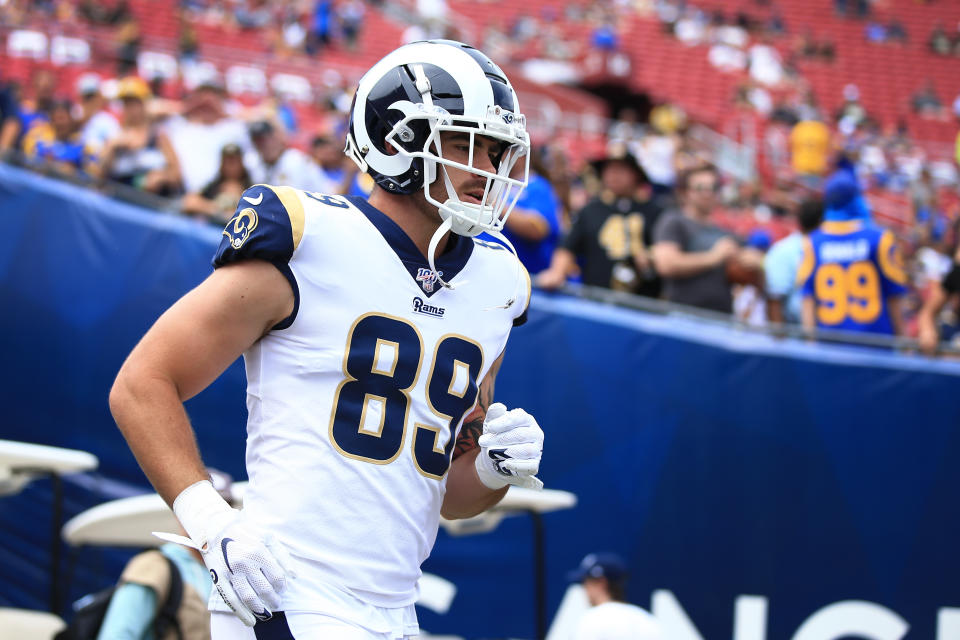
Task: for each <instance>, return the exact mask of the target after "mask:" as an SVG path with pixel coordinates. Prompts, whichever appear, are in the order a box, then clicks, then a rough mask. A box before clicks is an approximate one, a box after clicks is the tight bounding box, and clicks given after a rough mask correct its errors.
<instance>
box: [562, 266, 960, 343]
mask: <svg viewBox="0 0 960 640" xmlns="http://www.w3.org/2000/svg"><path fill="white" fill-rule="evenodd" d="M560 291H561V292H562V293H565V294H568V295H571V296H575V297H578V298H583V299H587V300H593V301H595V302H601V303H604V304H610V305H615V306H618V307H625V308H628V309H635V310H637V311H643V312H646V313H653V314H657V315H667V316H677V317H687V318H695V319H697V320H702V321H704V322H707V323H710V324H713V325H716V326H726V327H730V328H734V329H737V330H738V331H745V332H748V333H755V334H758V335H768V336H773V337H776V338H796V339H800V340H815V341H817V342H829V343H834V344H848V345H859V346H864V347H874V348H884V349H890V350H892V351H898V352H918V351H919V350H920V346H919V344H918V342H917V341H916V340H915V339H914V338H908V337H905V336H891V335H883V334H876V333H860V332H856V331H840V330H834V329H815V330H813V331H808V330H806V329H804V328H803V327H802V326H800V325H796V324H780V323H773V324H770V325H765V326H756V325H751V324H748V323H746V322H744V321H742V320H740V319H738V318H736V317H734V316H730V315H728V314H725V313H720V312H717V311H711V310H708V309H699V308H697V307H691V306H688V305H683V304H677V303H675V302H669V301H667V300H659V299H656V298H647V297H644V296H638V295H634V294H632V293H627V292H625V291H614V290H611V289H605V288H603V287H593V286H588V285H582V284H574V283H568V284H567V285H565V286H564V287H563V288H562V289H561V290H560ZM938 353H940V354H950V355H960V346H957V345H954V344H952V343H948V342H941V343H940V346H939V348H938Z"/></svg>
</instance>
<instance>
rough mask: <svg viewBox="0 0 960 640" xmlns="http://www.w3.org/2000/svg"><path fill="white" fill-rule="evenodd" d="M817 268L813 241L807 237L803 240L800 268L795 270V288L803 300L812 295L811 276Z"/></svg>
mask: <svg viewBox="0 0 960 640" xmlns="http://www.w3.org/2000/svg"><path fill="white" fill-rule="evenodd" d="M816 266H817V254H816V252H815V251H814V249H813V241H812V240H811V239H810V238H809V237H807V238H804V239H803V257H802V258H800V268H799V269H797V286H798V287H799V288H800V292H801V293H802V294H803V296H804V297H805V298H807V297H810V296H812V295H813V275H814V272H815V271H816Z"/></svg>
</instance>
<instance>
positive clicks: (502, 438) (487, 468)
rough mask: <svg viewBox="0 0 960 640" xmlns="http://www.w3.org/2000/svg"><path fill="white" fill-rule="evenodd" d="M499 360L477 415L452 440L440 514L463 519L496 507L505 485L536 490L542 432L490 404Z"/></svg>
mask: <svg viewBox="0 0 960 640" xmlns="http://www.w3.org/2000/svg"><path fill="white" fill-rule="evenodd" d="M502 358H503V355H502V354H501V356H500V357H499V358H497V361H496V362H495V363H494V365H493V366H492V367H491V370H490V373H489V374H488V375H487V377H486V378H485V379H484V381H483V382H482V383H481V385H480V395H479V399H478V402H477V409H476V410H475V411H474V412H473V413H472V414H471V415H470V416H469V417H468V419H467V421H466V423H465V425H464V427H463V429H462V430H461V433H460V435H459V436H458V438H457V442H456V446H455V449H454V451H455V453H454V461H453V464H452V465H451V467H450V475H449V477H448V478H447V493H446V494H445V496H444V500H443V506H442V509H441V513H442V515H443V516H444V517H447V518H468V517H470V516H474V515H477V514H478V513H481V512H482V511H484V510H486V509H489V508H490V507H492V506H493V505H495V504H496V503H497V502H499V501H500V500H501V499H502V498H503V496H504V494H505V493H506V489H507V487H508V485H511V484H513V485H517V486H521V487H526V488H529V489H538V490H539V489H542V488H543V483H542V482H540V480H539V479H537V477H536V474H537V472H538V471H539V469H540V457H541V455H542V453H543V431H542V430H541V429H540V426H539V425H538V424H537V421H536V420H535V419H534V418H533V416H531V415H530V414H528V413H527V412H526V411H524V410H523V409H513V410H511V411H507V408H506V407H505V406H504V405H502V404H500V403H496V404H491V402H492V401H493V387H494V381H495V379H496V373H497V371H499V369H500V364H501V360H502Z"/></svg>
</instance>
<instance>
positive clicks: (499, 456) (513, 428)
mask: <svg viewBox="0 0 960 640" xmlns="http://www.w3.org/2000/svg"><path fill="white" fill-rule="evenodd" d="M477 444H479V445H480V454H479V455H478V456H477V459H476V463H475V464H476V467H477V475H478V476H479V477H480V482H482V483H483V484H484V485H486V486H487V487H489V488H490V489H502V488H503V487H505V486H507V485H508V484H513V485H516V486H518V487H526V488H527V489H536V490H537V491H539V490H540V489H543V483H542V482H540V480H539V479H538V478H537V477H536V475H537V471H538V470H539V469H540V456H541V455H542V454H543V430H541V429H540V425H538V424H537V421H536V420H534V419H533V416H531V415H530V414H529V413H527V412H526V411H524V410H523V409H513V410H511V411H507V408H506V407H505V406H504V405H503V404H501V403H499V402H497V403H494V404H492V405H490V408H489V409H487V416H486V418H484V420H483V435H481V436H480V437H479V438H478V439H477Z"/></svg>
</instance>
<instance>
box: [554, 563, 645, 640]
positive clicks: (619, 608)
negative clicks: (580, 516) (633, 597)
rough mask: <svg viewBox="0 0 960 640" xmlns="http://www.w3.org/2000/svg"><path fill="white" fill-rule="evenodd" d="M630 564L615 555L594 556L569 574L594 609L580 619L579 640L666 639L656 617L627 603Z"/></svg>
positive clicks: (577, 637) (576, 634)
mask: <svg viewBox="0 0 960 640" xmlns="http://www.w3.org/2000/svg"><path fill="white" fill-rule="evenodd" d="M627 576H628V572H627V565H626V563H625V562H624V561H623V558H621V557H620V556H618V555H617V554H615V553H590V554H587V556H586V557H584V559H583V560H581V561H580V566H578V567H577V568H576V569H574V570H573V571H571V572H570V574H569V575H568V577H569V579H570V581H571V582H579V583H581V584H582V585H583V589H584V591H586V594H587V599H588V600H589V601H590V607H591V608H590V609H588V610H587V612H586V613H584V614H583V616H582V617H581V618H580V622H579V624H578V625H577V628H576V632H575V633H574V634H573V636H572V637H573V638H574V639H575V640H663V638H664V635H663V632H662V631H661V629H660V624H659V623H658V622H657V620H656V618H654V617H653V616H652V615H650V614H649V613H647V612H646V611H644V610H643V609H641V608H640V607H638V606H636V605H632V604H628V603H627V602H626V583H627Z"/></svg>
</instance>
